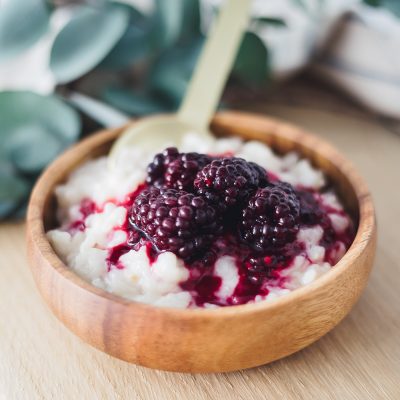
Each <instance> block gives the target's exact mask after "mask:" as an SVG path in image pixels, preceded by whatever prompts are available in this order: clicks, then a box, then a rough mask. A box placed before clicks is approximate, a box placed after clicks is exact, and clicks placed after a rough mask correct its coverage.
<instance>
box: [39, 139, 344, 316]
mask: <svg viewBox="0 0 400 400" xmlns="http://www.w3.org/2000/svg"><path fill="white" fill-rule="evenodd" d="M162 150H163V148H160V149H154V151H152V152H147V153H146V152H144V151H142V150H140V151H139V150H138V149H135V148H127V149H125V150H124V151H123V152H121V154H120V156H119V159H118V160H117V165H116V168H114V169H112V170H111V169H110V168H109V167H108V165H107V157H100V158H98V159H95V160H92V161H88V162H86V163H85V164H83V165H82V166H81V167H79V168H78V169H76V170H75V171H74V172H73V173H72V174H71V175H70V176H69V178H68V180H67V182H66V183H65V184H63V185H59V186H58V187H57V188H56V190H55V194H56V197H57V201H58V214H57V217H58V220H59V223H60V227H59V228H57V229H53V230H50V231H49V232H48V233H47V236H48V238H49V240H50V242H51V244H52V246H53V247H54V249H55V251H56V253H57V254H58V255H59V256H60V258H61V259H62V260H63V261H64V262H65V263H66V264H67V265H68V266H69V267H70V268H72V269H73V270H74V271H75V272H76V273H77V274H78V275H79V276H81V277H82V278H83V279H85V280H86V281H88V282H90V283H92V284H93V285H95V286H97V287H99V288H101V289H104V290H106V291H108V292H110V293H114V294H116V295H119V296H121V297H124V298H126V299H129V300H133V301H138V302H143V303H148V304H153V305H156V306H163V307H177V308H198V307H205V308H212V307H219V306H224V305H234V304H243V303H249V302H258V301H270V300H272V299H275V298H277V297H280V296H283V295H285V294H287V293H289V292H291V291H292V290H295V289H296V288H299V287H301V286H304V285H307V284H309V283H311V282H313V281H315V280H316V279H317V278H318V277H319V276H321V275H323V274H325V273H326V272H327V271H329V269H330V268H331V267H332V266H333V265H334V264H335V263H336V262H337V261H338V260H339V259H340V258H341V257H342V256H343V255H344V253H345V252H346V249H347V248H348V246H349V245H350V243H351V240H352V233H351V232H352V231H351V226H352V223H351V220H350V218H349V216H348V215H347V214H346V213H345V212H344V211H343V207H342V205H341V204H340V202H339V200H338V198H337V197H336V195H335V193H333V192H332V191H328V192H320V190H321V188H323V187H324V185H325V178H324V175H323V174H322V172H321V171H319V170H316V169H315V168H313V167H312V166H311V164H310V162H309V161H308V160H306V159H300V158H299V156H298V155H297V154H296V153H289V154H287V155H285V156H284V157H279V156H277V155H275V154H274V153H273V152H272V151H271V149H270V148H269V147H268V146H266V145H265V144H263V143H261V142H257V141H249V142H243V141H241V140H240V139H237V138H228V139H215V140H214V141H212V142H204V141H203V139H202V138H201V137H199V136H197V135H196V134H193V133H189V134H187V135H186V137H185V138H184V141H183V144H182V146H181V148H180V149H179V150H180V151H181V152H193V151H195V152H199V153H204V154H213V155H220V154H221V155H223V154H229V155H233V156H236V157H241V158H244V159H245V160H247V161H252V162H255V163H257V164H259V165H260V166H262V167H264V168H265V169H266V170H267V171H268V173H270V174H271V176H274V177H275V178H278V179H279V180H282V181H285V182H289V183H290V184H291V185H293V186H294V187H296V188H307V189H310V190H311V189H312V191H313V196H314V197H316V198H318V202H319V204H320V205H321V206H322V207H324V212H325V213H326V215H328V217H329V220H330V224H331V228H333V231H334V233H335V237H334V239H333V240H331V242H330V244H329V246H327V245H326V243H324V239H323V237H324V229H325V228H324V226H322V225H318V224H317V225H312V226H301V227H300V230H299V231H298V234H297V240H296V242H297V244H298V245H299V249H300V250H298V251H297V253H296V254H294V256H293V258H292V259H291V261H290V263H289V264H288V265H285V266H284V268H279V270H278V271H276V273H274V274H272V276H270V278H269V279H267V280H265V282H264V283H263V284H262V287H260V288H259V289H260V291H259V293H253V295H251V296H247V297H246V296H244V297H240V295H239V296H238V295H237V293H240V287H241V285H242V286H243V282H242V279H241V276H242V273H241V270H240V267H239V266H238V263H237V261H236V260H235V258H234V257H233V256H230V255H223V256H220V257H219V258H218V259H217V260H216V262H215V263H214V264H213V266H212V269H211V271H209V272H208V274H209V275H210V276H212V278H213V279H214V281H213V284H214V288H213V289H212V290H209V291H208V292H209V293H211V292H212V297H211V298H212V299H213V301H207V300H208V297H207V295H206V296H205V297H204V296H203V299H201V295H200V296H199V292H195V291H196V290H197V289H194V288H193V287H190V286H188V285H185V284H184V283H185V282H187V281H188V280H189V279H190V277H191V276H193V271H192V272H191V269H190V266H187V265H185V263H184V261H183V260H181V259H179V258H178V257H177V256H176V255H175V254H174V253H172V252H169V251H166V252H161V253H159V254H158V255H157V256H156V257H154V258H152V257H151V256H150V255H149V251H148V250H149V248H148V246H147V245H142V246H140V247H139V248H137V247H136V248H132V249H127V248H126V243H127V240H128V233H127V229H126V220H127V206H126V199H127V197H128V196H129V195H130V194H132V193H134V192H135V191H137V190H138V188H140V187H142V185H143V183H144V182H145V179H146V167H147V165H148V164H149V162H151V160H152V159H153V157H154V155H155V154H156V153H158V152H161V151H162ZM119 248H120V249H123V250H124V251H121V252H120V253H118V249H119ZM216 282H217V285H215V283H216ZM203 286H204V285H203ZM261 289H262V290H261ZM207 290H208V289H207ZM207 290H206V292H207Z"/></svg>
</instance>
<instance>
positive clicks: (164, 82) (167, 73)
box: [150, 36, 204, 108]
mask: <svg viewBox="0 0 400 400" xmlns="http://www.w3.org/2000/svg"><path fill="white" fill-rule="evenodd" d="M203 43H204V38H203V37H201V36H199V37H198V38H197V39H196V40H194V41H193V42H192V43H191V44H190V45H186V46H180V47H175V48H172V49H170V50H169V51H168V52H166V53H165V54H163V55H162V56H161V57H160V58H159V59H158V60H157V61H156V62H155V63H154V65H153V68H152V71H151V74H150V86H151V88H152V90H154V91H155V92H157V93H160V94H162V95H163V96H164V97H165V98H167V99H168V100H169V101H170V102H171V106H172V107H173V108H176V107H177V106H179V104H180V102H181V100H182V98H183V96H184V94H185V92H186V88H187V85H188V83H189V80H190V77H191V75H192V72H193V69H194V66H195V64H196V62H197V59H198V57H199V54H200V51H201V48H202V46H203Z"/></svg>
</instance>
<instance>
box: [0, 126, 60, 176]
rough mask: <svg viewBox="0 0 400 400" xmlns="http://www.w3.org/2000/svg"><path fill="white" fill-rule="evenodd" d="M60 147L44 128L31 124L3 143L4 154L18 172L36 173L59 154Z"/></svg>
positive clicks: (51, 134) (22, 127) (58, 142)
mask: <svg viewBox="0 0 400 400" xmlns="http://www.w3.org/2000/svg"><path fill="white" fill-rule="evenodd" d="M62 147H63V146H62V143H61V142H60V141H59V140H58V138H57V137H55V136H54V135H53V133H52V132H50V131H49V130H48V129H47V128H46V127H43V126H41V125H39V124H33V125H24V126H21V127H19V128H17V129H16V130H15V131H14V133H13V135H12V136H11V137H10V138H9V139H8V140H7V142H6V143H5V152H6V154H7V156H8V158H9V159H10V160H12V162H13V164H14V165H15V167H16V168H18V169H19V170H20V171H22V172H25V173H37V172H40V171H41V170H42V169H43V168H44V167H45V166H46V165H47V164H49V163H50V162H51V161H52V160H53V159H54V158H55V157H56V156H57V154H59V153H60V151H61V150H62Z"/></svg>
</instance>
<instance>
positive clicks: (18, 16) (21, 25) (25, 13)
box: [0, 0, 49, 61]
mask: <svg viewBox="0 0 400 400" xmlns="http://www.w3.org/2000/svg"><path fill="white" fill-rule="evenodd" d="M48 25H49V9H48V7H47V6H46V4H45V1H44V0H8V1H6V2H5V3H4V2H0V61H3V60H5V59H8V58H11V57H14V56H16V55H18V54H20V53H21V52H23V51H24V50H26V49H28V48H29V47H31V46H32V45H33V44H35V43H36V42H37V41H38V40H39V39H40V37H41V36H42V35H43V34H44V33H45V32H46V31H47V29H48Z"/></svg>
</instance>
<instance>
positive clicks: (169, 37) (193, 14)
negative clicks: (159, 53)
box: [155, 0, 200, 48]
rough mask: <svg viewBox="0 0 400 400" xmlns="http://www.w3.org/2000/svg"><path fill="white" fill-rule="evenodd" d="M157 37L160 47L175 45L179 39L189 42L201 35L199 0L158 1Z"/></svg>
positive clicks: (156, 16)
mask: <svg viewBox="0 0 400 400" xmlns="http://www.w3.org/2000/svg"><path fill="white" fill-rule="evenodd" d="M155 5H156V14H155V19H156V28H157V29H156V37H157V40H158V43H159V45H160V47H162V48H166V47H170V46H172V45H174V44H175V43H176V42H177V41H178V40H179V39H182V41H183V42H186V43H187V42H189V41H190V40H191V39H192V37H193V36H196V35H198V34H200V10H199V1H198V0H172V1H165V0H156V1H155Z"/></svg>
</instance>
